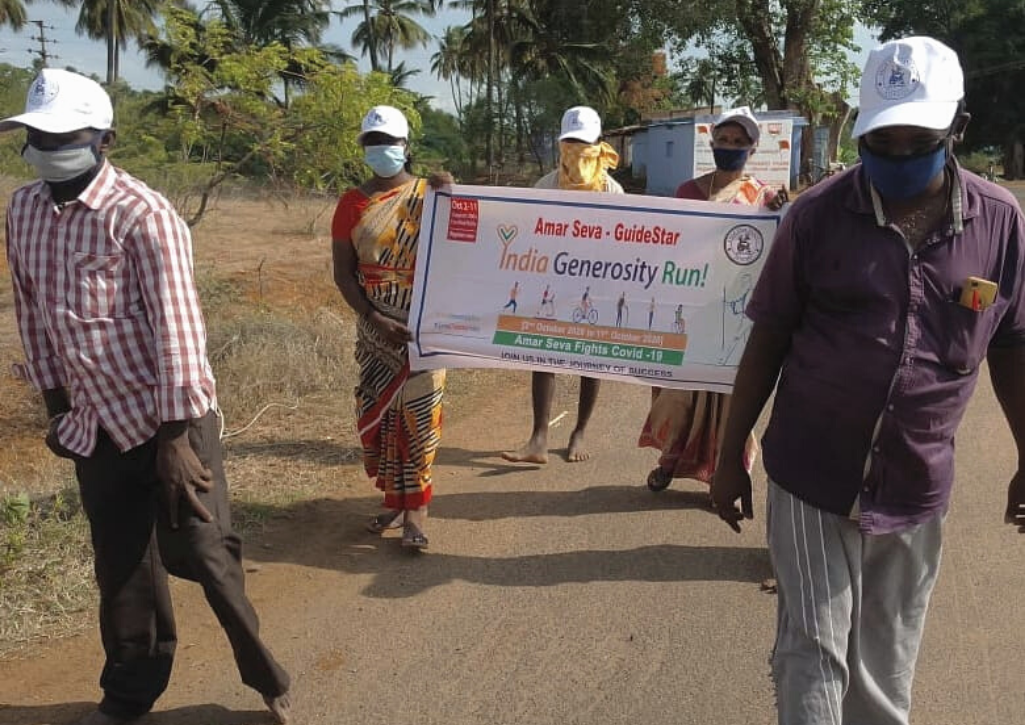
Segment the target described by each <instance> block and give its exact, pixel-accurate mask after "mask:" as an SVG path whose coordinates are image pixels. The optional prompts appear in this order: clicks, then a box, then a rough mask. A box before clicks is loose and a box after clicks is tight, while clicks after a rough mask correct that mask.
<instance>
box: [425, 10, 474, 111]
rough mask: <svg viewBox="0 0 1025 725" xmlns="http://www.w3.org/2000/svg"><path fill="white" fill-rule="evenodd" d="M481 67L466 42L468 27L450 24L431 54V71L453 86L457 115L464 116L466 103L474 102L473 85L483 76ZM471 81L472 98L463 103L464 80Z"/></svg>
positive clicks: (453, 99)
mask: <svg viewBox="0 0 1025 725" xmlns="http://www.w3.org/2000/svg"><path fill="white" fill-rule="evenodd" d="M480 71H481V69H480V68H479V67H477V64H476V63H474V62H473V56H471V54H470V53H469V51H468V47H467V43H466V28H464V27H460V26H458V25H450V26H449V27H447V28H445V34H444V35H443V36H442V37H441V38H439V39H438V50H437V52H436V53H435V54H434V55H432V56H431V73H433V74H434V75H435V76H437V77H438V79H439V80H443V81H448V82H449V86H451V88H452V102H453V103H455V106H456V115H457V116H459V118H462V116H463V109H464V108H465V105H472V104H473V85H474V83H475V82H478V81H479V80H480V78H481V72H480ZM464 78H465V79H466V80H468V81H470V98H469V99H468V103H467V104H464V103H463V84H462V80H463V79H464Z"/></svg>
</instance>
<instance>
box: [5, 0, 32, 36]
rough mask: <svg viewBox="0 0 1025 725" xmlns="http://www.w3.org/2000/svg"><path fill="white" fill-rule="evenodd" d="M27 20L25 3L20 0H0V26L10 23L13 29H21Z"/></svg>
mask: <svg viewBox="0 0 1025 725" xmlns="http://www.w3.org/2000/svg"><path fill="white" fill-rule="evenodd" d="M26 22H28V13H26V12H25V3H23V2H22V1H21V0H0V27H2V26H4V25H10V26H11V27H12V28H13V29H14V30H21V29H22V28H23V27H25V23H26Z"/></svg>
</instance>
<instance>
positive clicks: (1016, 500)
mask: <svg viewBox="0 0 1025 725" xmlns="http://www.w3.org/2000/svg"><path fill="white" fill-rule="evenodd" d="M1004 522H1005V523H1008V524H1011V525H1012V526H1017V527H1018V532H1019V533H1022V534H1025V471H1018V472H1017V473H1015V474H1014V478H1012V479H1011V485H1010V486H1008V487H1007V511H1005V512H1004Z"/></svg>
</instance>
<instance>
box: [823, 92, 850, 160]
mask: <svg viewBox="0 0 1025 725" xmlns="http://www.w3.org/2000/svg"><path fill="white" fill-rule="evenodd" d="M833 104H834V106H835V107H836V109H837V114H836V115H835V116H833V118H832V121H830V124H829V148H828V156H827V157H826V161H827V162H833V161H836V160H837V156H838V155H839V149H840V137H841V136H842V135H843V129H844V126H846V125H847V121H849V120H850V118H851V112H852V111H853V110H854V109H852V108H851V107H850V105H849V104H848V103H847V101H846V100H845V99H844V98H843V97H842V94H840V93H833Z"/></svg>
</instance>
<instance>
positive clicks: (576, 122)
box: [566, 111, 584, 128]
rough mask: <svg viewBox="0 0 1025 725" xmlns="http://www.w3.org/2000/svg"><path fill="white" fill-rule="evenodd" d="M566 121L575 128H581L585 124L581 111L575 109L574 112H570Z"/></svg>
mask: <svg viewBox="0 0 1025 725" xmlns="http://www.w3.org/2000/svg"><path fill="white" fill-rule="evenodd" d="M566 122H567V124H568V125H569V126H572V127H573V128H581V127H582V126H583V125H584V124H583V122H582V121H581V120H580V111H573V112H572V113H570V114H569V117H568V118H567V119H566Z"/></svg>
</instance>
